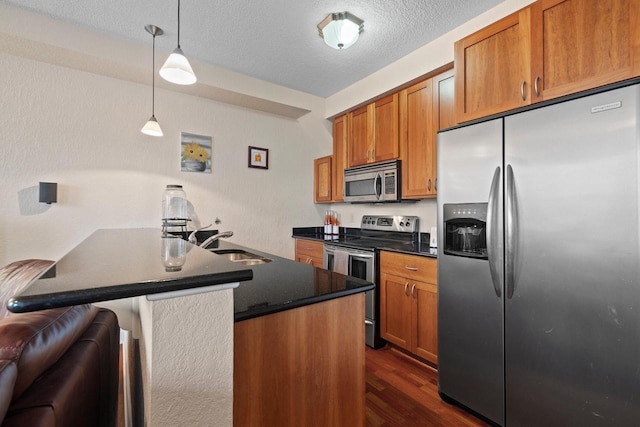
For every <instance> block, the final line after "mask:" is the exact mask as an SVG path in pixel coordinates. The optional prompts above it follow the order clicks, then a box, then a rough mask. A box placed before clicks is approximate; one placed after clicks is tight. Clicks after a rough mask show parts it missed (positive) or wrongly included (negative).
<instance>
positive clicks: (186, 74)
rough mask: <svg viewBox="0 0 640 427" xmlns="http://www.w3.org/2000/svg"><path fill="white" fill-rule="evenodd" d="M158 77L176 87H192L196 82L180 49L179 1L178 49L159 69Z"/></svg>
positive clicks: (189, 65)
mask: <svg viewBox="0 0 640 427" xmlns="http://www.w3.org/2000/svg"><path fill="white" fill-rule="evenodd" d="M160 76H161V77H162V78H163V79H165V80H166V81H168V82H171V83H175V84H178V85H192V84H194V83H195V82H196V80H197V78H196V75H195V74H194V72H193V69H191V64H189V60H188V59H187V57H186V56H184V53H183V52H182V49H180V0H178V47H176V48H175V50H174V51H173V52H172V53H171V55H169V58H167V60H166V62H165V63H164V65H163V66H162V68H161V69H160Z"/></svg>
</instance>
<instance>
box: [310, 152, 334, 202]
mask: <svg viewBox="0 0 640 427" xmlns="http://www.w3.org/2000/svg"><path fill="white" fill-rule="evenodd" d="M331 157H332V156H325V157H320V158H318V159H315V160H314V161H313V189H314V190H313V201H314V203H331Z"/></svg>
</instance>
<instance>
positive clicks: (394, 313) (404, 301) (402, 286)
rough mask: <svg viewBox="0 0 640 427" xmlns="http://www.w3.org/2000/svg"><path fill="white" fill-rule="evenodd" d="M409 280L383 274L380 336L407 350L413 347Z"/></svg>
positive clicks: (381, 280)
mask: <svg viewBox="0 0 640 427" xmlns="http://www.w3.org/2000/svg"><path fill="white" fill-rule="evenodd" d="M409 287H410V285H409V280H408V279H405V278H402V277H399V276H393V275H390V274H385V273H383V274H381V277H380V336H382V338H384V339H386V340H387V341H389V342H391V343H393V344H396V345H398V346H400V347H402V348H404V349H406V350H410V349H411V298H410V294H409Z"/></svg>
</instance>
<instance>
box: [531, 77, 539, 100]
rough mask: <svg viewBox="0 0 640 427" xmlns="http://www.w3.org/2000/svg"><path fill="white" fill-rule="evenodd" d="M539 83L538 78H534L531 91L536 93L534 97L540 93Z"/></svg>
mask: <svg viewBox="0 0 640 427" xmlns="http://www.w3.org/2000/svg"><path fill="white" fill-rule="evenodd" d="M539 81H540V76H536V79H535V80H534V82H533V90H534V91H535V92H536V96H540V91H539V90H538V82H539Z"/></svg>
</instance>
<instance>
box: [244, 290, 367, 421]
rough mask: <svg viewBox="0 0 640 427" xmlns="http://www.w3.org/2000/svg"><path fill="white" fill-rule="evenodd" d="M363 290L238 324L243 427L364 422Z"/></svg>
mask: <svg viewBox="0 0 640 427" xmlns="http://www.w3.org/2000/svg"><path fill="white" fill-rule="evenodd" d="M363 318H364V293H359V294H355V295H350V296H347V297H343V298H337V299H333V300H329V301H324V302H320V303H316V304H311V305H308V306H305V307H300V308H295V309H291V310H287V311H282V312H280V313H275V314H270V315H266V316H262V317H257V318H254V319H249V320H244V321H242V322H237V323H236V324H235V337H234V373H233V424H234V426H236V427H255V426H261V427H270V426H273V427H276V426H277V427H286V426H292V427H293V426H296V427H298V426H361V427H362V426H364V425H365V359H364V358H365V344H364V324H363V323H362V319H363Z"/></svg>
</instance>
